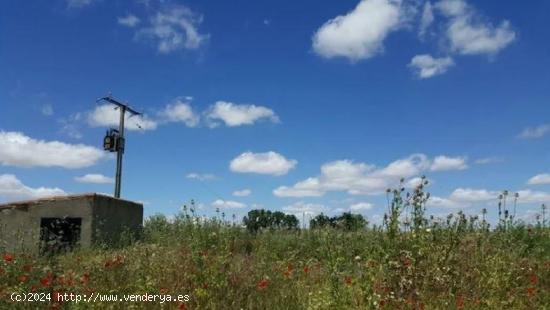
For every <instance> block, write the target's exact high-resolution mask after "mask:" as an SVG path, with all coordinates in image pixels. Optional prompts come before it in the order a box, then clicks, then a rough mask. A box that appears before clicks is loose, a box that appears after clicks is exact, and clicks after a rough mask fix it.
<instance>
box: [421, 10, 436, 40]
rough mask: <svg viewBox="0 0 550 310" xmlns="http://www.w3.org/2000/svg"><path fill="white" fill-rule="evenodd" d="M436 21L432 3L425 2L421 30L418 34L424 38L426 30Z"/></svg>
mask: <svg viewBox="0 0 550 310" xmlns="http://www.w3.org/2000/svg"><path fill="white" fill-rule="evenodd" d="M433 21H434V13H433V8H432V4H431V3H430V2H429V1H428V2H426V3H425V4H424V9H423V10H422V18H421V20H420V30H419V32H418V35H419V36H420V37H421V38H423V37H424V36H425V35H426V31H427V30H428V28H429V27H430V25H431V24H432V23H433Z"/></svg>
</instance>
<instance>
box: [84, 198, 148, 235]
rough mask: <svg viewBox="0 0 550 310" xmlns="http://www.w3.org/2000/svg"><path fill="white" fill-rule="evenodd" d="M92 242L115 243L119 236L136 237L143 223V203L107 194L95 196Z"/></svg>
mask: <svg viewBox="0 0 550 310" xmlns="http://www.w3.org/2000/svg"><path fill="white" fill-rule="evenodd" d="M93 216H94V221H93V227H92V228H93V230H94V234H93V237H92V240H93V242H94V243H96V244H97V243H107V244H116V243H118V242H119V241H121V237H123V238H126V237H132V238H138V237H139V234H140V232H141V228H142V225H143V205H141V204H138V203H135V202H131V201H127V200H122V199H113V198H111V197H107V196H99V195H97V196H95V197H94V204H93Z"/></svg>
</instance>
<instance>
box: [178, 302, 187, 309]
mask: <svg viewBox="0 0 550 310" xmlns="http://www.w3.org/2000/svg"><path fill="white" fill-rule="evenodd" d="M178 310H187V307H186V306H185V304H184V303H181V304H180V305H179V307H178Z"/></svg>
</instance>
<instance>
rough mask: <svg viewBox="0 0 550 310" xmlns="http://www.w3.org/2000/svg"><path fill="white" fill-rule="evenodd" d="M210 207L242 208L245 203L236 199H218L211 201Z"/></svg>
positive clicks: (244, 206)
mask: <svg viewBox="0 0 550 310" xmlns="http://www.w3.org/2000/svg"><path fill="white" fill-rule="evenodd" d="M212 207H214V208H220V209H242V208H246V205H245V204H244V203H240V202H237V201H231V200H222V199H218V200H216V201H214V202H212Z"/></svg>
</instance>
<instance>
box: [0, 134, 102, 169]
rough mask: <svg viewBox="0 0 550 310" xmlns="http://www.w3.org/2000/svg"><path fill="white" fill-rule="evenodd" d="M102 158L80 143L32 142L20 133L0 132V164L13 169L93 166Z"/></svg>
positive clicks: (90, 147) (100, 152)
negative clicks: (13, 167)
mask: <svg viewBox="0 0 550 310" xmlns="http://www.w3.org/2000/svg"><path fill="white" fill-rule="evenodd" d="M104 156H105V154H104V152H103V151H102V150H100V149H98V148H95V147H92V146H88V145H84V144H67V143H63V142H59V141H43V140H35V139H32V138H30V137H28V136H25V135H24V134H23V133H20V132H6V131H0V163H1V164H2V165H5V166H17V167H63V168H69V169H75V168H83V167H89V166H92V165H94V164H95V163H96V162H97V161H99V160H100V159H102V158H103V157H104Z"/></svg>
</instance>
